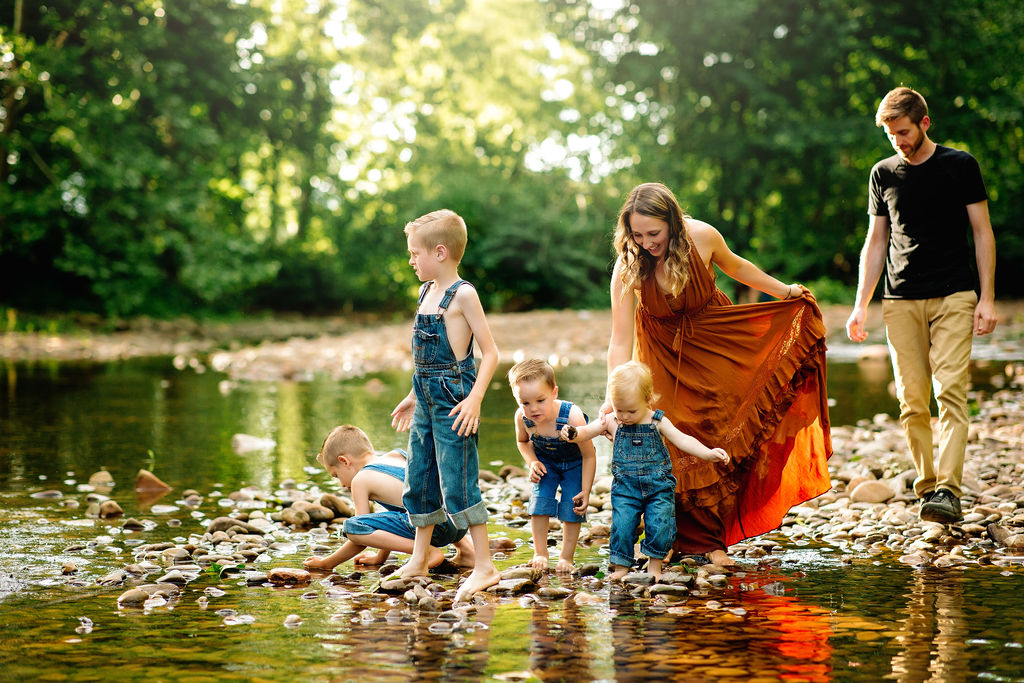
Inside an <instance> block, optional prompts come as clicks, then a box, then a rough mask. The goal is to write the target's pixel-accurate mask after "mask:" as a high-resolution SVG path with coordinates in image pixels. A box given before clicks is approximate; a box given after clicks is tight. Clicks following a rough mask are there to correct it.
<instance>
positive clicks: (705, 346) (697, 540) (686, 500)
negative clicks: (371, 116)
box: [601, 183, 832, 565]
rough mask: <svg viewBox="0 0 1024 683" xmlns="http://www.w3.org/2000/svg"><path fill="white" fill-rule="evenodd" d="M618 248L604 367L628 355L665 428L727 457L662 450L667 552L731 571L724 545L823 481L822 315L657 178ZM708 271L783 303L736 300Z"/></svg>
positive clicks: (637, 203) (818, 489)
mask: <svg viewBox="0 0 1024 683" xmlns="http://www.w3.org/2000/svg"><path fill="white" fill-rule="evenodd" d="M615 247H616V251H617V253H618V259H617V260H616V262H615V268H614V271H613V272H612V282H611V300H612V301H611V303H612V334H611V340H610V342H609V344H608V371H609V372H611V370H612V369H613V368H615V367H616V366H618V365H620V364H621V363H624V362H626V361H627V360H630V359H631V358H634V357H635V358H636V359H637V360H640V361H643V362H644V363H646V364H647V365H648V366H650V368H651V370H652V372H653V373H654V389H655V391H656V392H657V393H658V394H659V400H658V407H659V408H661V409H663V410H664V411H665V414H666V415H667V416H668V418H669V419H670V420H671V421H672V423H673V424H675V425H676V426H678V427H679V429H681V430H682V431H684V432H686V433H688V434H692V435H693V436H695V437H697V438H698V439H699V440H700V441H702V442H703V443H705V444H707V446H708V447H709V448H715V447H720V448H724V449H725V450H726V451H727V452H728V453H729V455H730V456H731V457H730V461H729V463H728V464H727V465H719V464H715V463H710V462H707V461H704V460H699V459H697V458H694V457H692V456H688V455H685V454H683V453H681V452H680V451H678V450H676V449H675V448H673V447H672V446H671V445H670V446H669V451H670V453H671V455H672V469H673V473H674V474H675V476H676V480H677V482H678V483H677V489H676V542H675V546H674V551H675V552H676V553H677V554H705V555H706V556H707V557H708V559H709V560H711V561H712V562H714V563H715V564H720V565H730V564H732V561H731V560H730V558H729V556H728V555H727V554H726V549H727V548H728V546H729V545H731V544H733V543H736V542H738V541H741V540H743V539H745V538H750V537H752V536H757V535H758V534H762V533H764V532H766V531H769V530H771V529H774V528H776V527H777V526H779V524H780V523H781V522H782V519H783V517H784V516H785V515H786V512H787V511H788V510H789V509H790V507H792V506H794V505H797V504H799V503H802V502H804V501H806V500H809V499H810V498H813V497H815V496H818V495H820V494H822V493H824V492H825V491H827V490H829V488H830V486H831V481H830V478H829V474H828V467H827V465H826V459H827V458H828V457H829V456H830V455H831V454H832V443H831V438H830V435H829V421H828V402H827V397H826V393H825V326H824V323H823V322H822V319H821V311H820V310H818V306H817V304H816V303H815V301H814V298H813V297H812V296H811V294H810V292H808V291H807V290H806V289H805V288H803V287H801V286H800V285H786V284H784V283H782V282H780V281H778V280H776V279H775V278H773V277H771V276H770V275H767V274H766V273H764V272H763V271H762V270H760V269H759V268H758V267H757V266H755V265H754V264H752V263H751V262H750V261H748V260H746V259H744V258H742V257H740V256H737V255H736V254H734V253H733V252H732V251H731V250H730V249H729V247H728V245H727V244H726V243H725V240H724V239H723V238H722V235H721V234H720V233H719V232H718V231H717V230H716V229H715V228H713V227H712V226H710V225H708V224H707V223H704V222H702V221H698V220H694V219H693V218H690V217H689V216H686V215H684V214H683V212H682V210H681V209H680V208H679V204H678V202H677V201H676V198H675V196H674V195H673V194H672V192H671V191H669V189H668V188H666V187H665V186H664V185H661V184H660V183H645V184H643V185H639V186H637V187H636V188H634V189H633V191H632V192H631V193H630V195H629V198H628V199H627V200H626V203H625V204H624V205H623V207H622V210H621V212H620V214H619V221H618V226H617V227H616V231H615ZM712 264H714V265H715V266H718V268H719V269H721V271H722V272H724V273H725V274H726V275H729V276H730V277H732V278H733V279H735V280H738V281H739V282H742V283H743V284H745V285H748V286H750V287H752V288H754V289H757V290H760V291H762V292H764V293H766V294H769V295H771V296H773V297H775V298H777V299H780V300H779V301H770V302H765V303H751V304H740V305H733V303H732V302H731V301H730V300H729V297H728V296H726V295H725V293H723V292H722V291H721V290H719V289H718V287H717V286H716V285H715V277H716V276H715V271H714V268H713V266H712ZM601 410H602V413H604V412H607V411H608V410H610V405H609V404H608V401H607V400H606V401H605V405H604V406H602V409H601Z"/></svg>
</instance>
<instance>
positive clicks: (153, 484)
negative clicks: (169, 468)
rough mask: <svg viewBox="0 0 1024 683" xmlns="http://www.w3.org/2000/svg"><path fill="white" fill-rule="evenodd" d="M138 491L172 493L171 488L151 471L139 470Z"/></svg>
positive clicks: (136, 485) (136, 478) (136, 484)
mask: <svg viewBox="0 0 1024 683" xmlns="http://www.w3.org/2000/svg"><path fill="white" fill-rule="evenodd" d="M135 490H136V491H170V490H171V487H170V486H168V485H167V484H165V483H164V482H163V481H161V480H160V478H159V477H157V476H156V475H155V474H153V473H152V472H150V471H149V470H139V472H138V474H136V475H135Z"/></svg>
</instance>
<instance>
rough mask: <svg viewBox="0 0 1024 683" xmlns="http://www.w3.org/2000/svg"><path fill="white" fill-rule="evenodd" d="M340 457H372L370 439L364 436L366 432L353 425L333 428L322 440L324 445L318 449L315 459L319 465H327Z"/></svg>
mask: <svg viewBox="0 0 1024 683" xmlns="http://www.w3.org/2000/svg"><path fill="white" fill-rule="evenodd" d="M342 455H347V456H349V457H350V458H356V459H362V458H364V457H366V456H368V455H373V444H371V443H370V437H368V436H366V432H364V431H363V430H362V429H360V428H359V427H355V426H353V425H341V426H339V427H335V428H334V429H332V430H331V433H330V434H328V435H327V438H326V439H324V444H323V445H322V446H321V447H320V453H319V454H318V455H317V456H316V459H317V461H318V462H319V463H320V464H321V465H327V464H328V463H333V462H337V460H338V458H339V457H340V456H342Z"/></svg>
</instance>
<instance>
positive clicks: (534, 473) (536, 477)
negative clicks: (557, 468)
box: [529, 460, 548, 484]
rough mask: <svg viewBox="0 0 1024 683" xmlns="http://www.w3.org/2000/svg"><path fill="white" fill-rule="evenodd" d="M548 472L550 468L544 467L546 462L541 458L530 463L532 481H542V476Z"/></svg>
mask: <svg viewBox="0 0 1024 683" xmlns="http://www.w3.org/2000/svg"><path fill="white" fill-rule="evenodd" d="M547 473H548V468H547V467H544V463H542V462H541V461H540V460H534V461H533V462H531V463H530V472H529V474H530V481H531V482H533V483H534V484H536V483H537V482H538V481H540V479H541V477H543V476H544V475H545V474H547Z"/></svg>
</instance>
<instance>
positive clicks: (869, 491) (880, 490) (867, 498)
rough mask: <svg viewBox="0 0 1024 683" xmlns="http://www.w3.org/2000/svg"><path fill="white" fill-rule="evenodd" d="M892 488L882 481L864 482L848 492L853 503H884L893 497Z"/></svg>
mask: <svg viewBox="0 0 1024 683" xmlns="http://www.w3.org/2000/svg"><path fill="white" fill-rule="evenodd" d="M895 495H896V493H895V492H894V491H893V490H892V486H890V485H889V484H888V483H886V482H884V481H864V482H861V483H860V484H858V485H857V487H856V488H854V489H852V490H851V492H850V500H851V501H852V502H854V503H884V502H886V501H888V500H889V499H890V498H892V497H893V496H895Z"/></svg>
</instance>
